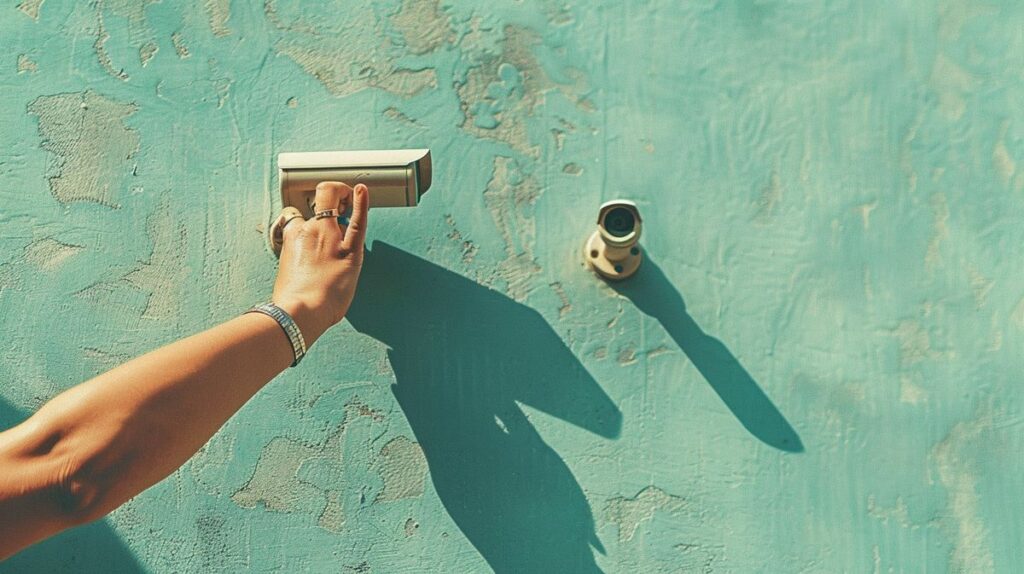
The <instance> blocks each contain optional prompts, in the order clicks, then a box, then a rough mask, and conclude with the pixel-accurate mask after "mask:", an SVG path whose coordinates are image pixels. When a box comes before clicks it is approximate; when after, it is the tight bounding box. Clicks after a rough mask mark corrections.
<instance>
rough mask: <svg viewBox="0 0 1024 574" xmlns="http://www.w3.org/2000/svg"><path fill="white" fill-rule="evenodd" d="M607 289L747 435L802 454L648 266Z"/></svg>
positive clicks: (751, 383) (724, 352)
mask: <svg viewBox="0 0 1024 574" xmlns="http://www.w3.org/2000/svg"><path fill="white" fill-rule="evenodd" d="M613 287H614V288H615V290H616V291H618V292H619V293H620V294H622V295H624V296H625V297H626V298H628V299H629V300H630V301H632V302H633V304H634V305H635V306H636V307H637V308H638V309H639V310H640V311H642V312H644V313H645V314H647V315H650V316H651V317H654V318H655V319H657V320H658V321H659V322H660V323H661V325H662V326H663V327H664V328H665V330H666V331H667V332H668V334H669V336H671V337H672V340H674V341H675V342H676V344H677V345H679V348H680V349H681V350H682V351H683V353H685V354H686V356H687V358H689V359H690V361H691V362H692V363H693V365H694V366H695V367H696V368H697V370H698V371H699V372H700V374H701V375H702V376H703V377H704V379H705V380H707V382H708V384H709V385H711V388H712V389H713V390H714V391H715V393H716V394H718V396H719V398H721V399H722V402H724V403H725V406H727V407H728V408H729V410H730V411H732V413H733V415H735V416H736V418H737V419H738V420H739V421H740V424H742V425H743V427H744V428H746V429H747V430H748V431H750V434H752V435H754V436H755V437H757V438H758V440H760V441H761V442H763V443H765V444H767V445H769V446H772V447H775V448H777V449H779V450H784V451H788V452H802V451H803V450H804V447H803V443H802V442H801V441H800V437H799V436H798V435H797V433H796V430H794V429H793V427H792V426H791V425H790V424H789V422H788V421H787V420H786V418H785V417H784V416H782V413H781V412H780V411H779V409H778V408H776V406H775V405H774V404H773V403H772V401H771V399H769V398H768V395H766V394H765V393H764V391H763V390H762V389H761V387H760V386H759V385H758V384H757V382H756V381H755V380H754V378H753V377H752V376H751V375H750V373H748V372H747V370H746V369H745V368H744V367H743V365H741V364H740V362H739V360H738V359H737V358H736V357H735V356H734V355H733V354H732V352H730V351H729V349H728V347H726V346H725V344H723V343H722V342H721V341H719V340H718V339H716V338H714V337H712V336H711V335H708V334H707V333H705V332H704V331H703V329H701V328H700V326H699V325H697V322H696V321H694V320H693V317H691V316H690V314H689V313H687V311H686V304H685V302H684V301H683V297H682V295H680V294H679V292H678V291H677V290H676V289H675V287H673V286H672V284H671V282H669V280H668V278H667V277H665V274H664V273H663V272H662V271H661V269H660V268H659V267H658V266H657V265H656V264H655V263H654V262H653V261H651V260H647V261H645V262H644V264H643V266H642V267H641V268H640V271H639V273H638V274H637V275H636V276H635V277H634V278H633V279H632V280H631V281H629V282H627V283H622V284H615V285H613Z"/></svg>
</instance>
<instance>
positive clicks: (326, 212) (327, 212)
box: [314, 209, 341, 219]
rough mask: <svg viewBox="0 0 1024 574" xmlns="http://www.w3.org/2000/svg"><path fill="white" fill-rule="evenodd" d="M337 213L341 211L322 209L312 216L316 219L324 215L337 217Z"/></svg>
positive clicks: (322, 217) (339, 213)
mask: <svg viewBox="0 0 1024 574" xmlns="http://www.w3.org/2000/svg"><path fill="white" fill-rule="evenodd" d="M339 215H341V212H339V211H338V210H337V209H325V210H323V211H318V212H316V215H315V216H314V217H316V218H317V219H324V218H325V217H334V218H337V217H338V216H339Z"/></svg>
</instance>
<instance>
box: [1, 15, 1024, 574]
mask: <svg viewBox="0 0 1024 574" xmlns="http://www.w3.org/2000/svg"><path fill="white" fill-rule="evenodd" d="M12 4H13V3H12ZM12 4H8V5H7V6H5V7H4V8H2V15H0V46H2V48H3V51H2V55H0V79H2V80H0V87H2V89H0V138H2V145H0V226H2V230H3V231H2V233H0V330H2V332H3V334H4V336H3V339H2V341H3V342H2V344H0V365H2V372H3V380H2V383H0V384H2V386H0V395H2V402H0V405H2V406H0V424H3V425H11V424H14V423H15V422H17V421H18V420H20V419H21V418H22V417H24V416H26V414H27V413H29V412H31V411H32V410H33V409H35V408H37V407H38V406H39V405H40V404H42V403H43V402H44V401H45V400H47V399H48V398H49V397H51V396H53V395H54V394H55V393H57V392H59V391H60V390H61V389H64V388H67V387H69V386H71V385H73V384H75V383H77V382H80V381H82V380H85V379H87V378H89V377H90V376H93V375H95V374H97V373H100V372H102V371H104V370H106V369H108V368H110V367H112V366H113V365H115V364H117V363H118V362H120V361H122V360H124V359H126V358H129V357H132V356H135V355H137V354H140V353H143V352H145V351H147V350H150V349H152V348H154V347H156V346H158V345H160V344H162V343H165V342H168V341H171V340H173V339H175V338H177V337H180V336H182V335H185V334H187V333H190V332H194V331H196V330H199V329H202V328H205V327H207V326H209V325H211V324H213V323H215V322H218V321H221V320H224V319H227V318H229V317H232V316H234V315H235V314H237V313H239V312H241V311H242V310H244V309H245V308H246V307H248V306H249V305H250V304H251V303H253V302H255V301H257V300H259V299H261V298H263V297H265V296H267V295H268V293H269V291H270V287H271V282H272V278H273V275H274V269H275V260H274V258H273V256H272V255H271V254H270V253H269V252H268V251H267V249H266V247H265V243H264V238H265V235H264V234H265V233H266V227H267V223H268V221H269V220H270V218H271V217H272V216H273V215H275V214H276V211H277V209H278V207H279V205H278V203H279V199H278V198H277V197H276V181H275V177H276V175H275V171H274V158H275V155H276V153H278V152H280V151H301V150H329V149H367V148H371V149H372V148H378V147H421V146H429V147H431V148H432V149H433V151H434V154H435V158H436V177H435V182H434V187H433V189H432V190H431V192H430V194H429V195H428V196H427V197H426V199H425V201H424V203H423V205H422V206H421V207H419V208H417V209H415V210H396V211H375V212H374V213H372V214H371V215H372V224H371V235H372V237H373V240H374V244H373V246H372V251H371V254H370V255H369V256H368V258H367V269H366V273H365V277H364V279H363V281H362V284H361V288H360V289H361V290H360V293H359V296H358V298H357V302H356V305H355V306H354V307H353V310H352V313H351V315H350V318H349V321H348V322H346V323H344V324H343V325H342V326H339V327H337V328H335V329H334V330H333V331H331V332H330V333H329V334H328V335H327V336H325V337H324V338H323V339H322V340H321V341H320V342H319V343H318V344H317V345H316V347H315V348H314V350H313V351H312V354H311V355H310V357H309V358H308V359H307V360H306V361H305V362H304V363H303V365H302V367H301V368H299V369H295V370H293V371H289V372H287V373H285V374H283V375H282V376H281V377H279V379H278V380H277V381H275V382H274V383H273V384H272V385H270V386H269V387H268V388H266V389H265V390H264V391H263V392H261V393H260V394H259V395H258V396H257V397H256V398H254V399H253V400H252V401H251V402H250V403H249V404H248V405H247V406H246V407H245V408H244V409H243V410H242V411H241V412H240V413H239V414H238V415H237V416H235V417H234V418H233V419H232V420H231V421H230V422H229V423H228V424H227V426H226V427H225V428H224V429H223V430H222V431H221V432H220V433H219V434H217V435H216V436H215V437H214V438H213V439H212V440H211V441H210V442H209V443H208V444H207V445H206V446H205V447H204V448H203V449H202V451H201V452H199V453H198V454H197V455H196V456H195V458H194V459H192V460H191V461H190V462H189V463H188V464H186V465H185V466H184V467H183V468H181V469H180V470H179V471H178V472H176V473H175V474H174V475H173V476H171V477H169V478H168V479H167V480H165V481H163V482H162V483H160V484H159V485H157V486H155V487H154V488H152V489H151V490H149V491H147V492H145V493H144V494H142V495H140V496H138V497H137V498H136V499H134V500H132V501H131V502H129V503H128V504H126V505H125V506H124V507H122V508H120V509H118V510H117V511H116V512H114V513H113V514H112V515H111V516H110V517H109V518H108V519H106V520H104V521H102V522H100V523H97V524H95V525H93V526H90V527H88V528H83V529H79V530H76V531H72V532H70V533H67V534H65V535H63V536H61V537H59V538H57V539H56V540H53V541H51V542H49V543H48V544H45V545H43V546H40V547H38V548H35V549H33V550H30V551H28V552H26V553H24V554H22V555H21V556H19V557H18V558H16V559H15V560H13V561H11V562H10V563H8V564H6V565H3V566H0V570H4V569H9V570H14V571H17V570H32V569H35V570H36V571H48V570H50V571H52V570H57V571H59V570H61V569H63V570H65V571H93V570H102V571H107V572H110V571H117V570H121V571H137V570H148V571H154V572H172V571H179V572H194V571H237V570H243V569H249V570H253V571H286V572H297V571H303V570H311V571H322V572H419V571H438V572H479V571H487V570H488V568H491V569H494V570H498V571H502V572H591V571H597V570H599V569H600V570H603V571H606V572H640V571H642V572H676V571H683V572H691V571H692V572H712V571H715V572H717V571H723V572H729V571H734V572H752V571H765V572H798V571H799V572H919V571H925V570H927V571H930V572H940V571H957V572H979V573H983V572H994V571H1002V572H1012V571H1016V570H1017V569H1018V568H1019V567H1020V565H1021V564H1022V563H1024V550H1022V547H1021V545H1020V544H1019V542H1020V541H1021V540H1022V539H1024V526H1022V522H1021V519H1020V518H1019V515H1020V513H1021V512H1022V510H1024V508H1022V506H1024V503H1022V498H1021V496H1020V493H1021V491H1022V490H1024V478H1022V476H1024V473H1022V470H1024V465H1022V462H1021V461H1022V457H1021V451H1022V447H1024V440H1022V438H1021V437H1022V433H1021V431H1022V428H1024V427H1022V424H1024V423H1022V421H1024V419H1022V415H1021V408H1022V397H1024V393H1022V390H1021V376H1022V375H1021V372H1022V371H1024V359H1022V358H1021V353H1020V349H1021V348H1022V345H1024V284H1022V282H1021V281H1020V279H1021V278H1022V277H1024V261H1022V258H1021V256H1020V254H1021V244H1022V240H1024V225H1022V223H1021V222H1022V216H1024V168H1020V167H1019V166H1020V165H1021V162H1022V161H1024V139H1022V138H1024V107H1022V106H1021V103H1022V102H1024V85H1022V84H1024V76H1022V72H1021V70H1022V69H1024V35H1022V34H1021V29H1022V28H1024V8H1022V6H1021V4H1020V3H1019V2H1014V1H1012V0H1005V1H999V0H989V1H988V2H985V3H979V2H974V1H971V0H935V1H933V0H898V1H891V0H889V1H884V2H883V1H878V0H871V1H866V2H865V1H859V0H857V1H855V0H839V1H835V2H823V1H822V2H796V1H793V2H782V1H759V0H732V1H728V0H717V1H712V0H697V1H693V2H679V1H677V0H644V1H636V2H614V1H607V2H579V3H576V4H574V5H567V4H563V3H559V2H555V1H553V0H523V1H521V2H509V3H494V2H484V1H482V0H455V1H452V2H450V1H448V0H442V2H440V3H438V2H437V1H436V0H389V1H384V2H370V1H369V0H359V1H355V0H353V1H349V2H337V3H335V4H334V5H326V4H321V3H319V2H303V3H300V2H298V1H295V0H292V1H286V0H276V1H275V0H267V1H266V2H242V1H239V0H236V1H234V2H229V0H205V1H204V2H198V1H196V2H172V1H164V2H156V1H154V0H94V1H92V2H71V1H66V2H60V1H57V0H46V1H45V2H44V1H43V0H24V1H23V2H21V4H20V5H17V6H14V5H12ZM618 196H624V197H630V198H633V199H635V200H636V201H637V202H638V203H639V204H640V206H641V209H642V210H643V214H644V215H645V216H646V218H645V223H646V229H645V231H646V235H645V239H644V244H645V247H646V249H647V253H648V256H649V259H648V260H647V262H646V263H645V264H644V267H643V268H642V269H641V273H640V274H639V275H638V276H637V277H636V278H635V279H634V280H632V281H631V282H630V283H629V284H626V285H623V286H621V287H618V288H616V289H613V288H610V287H608V286H606V285H605V284H603V283H602V282H601V281H599V280H597V279H595V278H594V277H593V276H592V275H590V274H589V273H588V272H586V271H585V270H584V269H583V268H582V267H581V266H580V248H581V246H582V241H583V240H584V238H585V237H586V235H587V234H588V233H589V231H590V230H591V228H592V226H593V218H594V216H595V213H596V211H595V210H596V207H597V205H598V204H599V203H600V202H601V201H603V200H607V199H611V198H613V197H618ZM684 301H685V302H684ZM223 384H231V381H223Z"/></svg>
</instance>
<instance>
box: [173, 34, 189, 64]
mask: <svg viewBox="0 0 1024 574" xmlns="http://www.w3.org/2000/svg"><path fill="white" fill-rule="evenodd" d="M171 44H172V45H173V46H174V53H175V54H177V55H178V58H179V59H181V60H184V59H185V58H188V57H190V56H191V55H192V53H191V52H189V49H188V44H186V43H185V36H184V35H183V34H182V33H181V32H175V33H173V34H171Z"/></svg>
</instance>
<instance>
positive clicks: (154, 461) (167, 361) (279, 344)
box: [0, 182, 369, 560]
mask: <svg viewBox="0 0 1024 574" xmlns="http://www.w3.org/2000/svg"><path fill="white" fill-rule="evenodd" d="M353 196H354V209H353V216H352V221H351V223H350V224H349V225H348V228H347V229H345V228H342V227H340V226H339V225H338V224H337V222H336V221H335V220H334V219H333V218H325V219H320V220H309V221H305V222H302V221H301V219H300V220H296V221H294V222H293V223H291V224H289V225H287V226H286V227H285V231H284V237H285V240H284V247H283V249H282V252H281V260H280V270H279V272H278V277H277V281H276V283H275V285H274V294H273V301H274V302H275V303H276V304H277V305H278V306H280V307H282V308H283V309H285V310H286V311H287V312H288V313H289V314H290V315H291V316H292V317H293V318H294V319H295V321H296V323H297V324H298V326H299V328H300V330H301V331H302V334H303V337H304V338H305V340H306V344H307V346H310V345H312V343H313V341H315V340H316V339H317V338H318V337H319V336H320V335H321V334H322V333H323V332H324V331H325V330H327V329H328V328H329V327H330V326H331V325H334V324H335V323H337V322H338V321H340V320H341V319H342V317H344V315H345V312H346V311H347V310H348V306H349V304H350V303H351V301H352V297H353V295H354V293H355V285H356V280H357V278H358V275H359V269H360V267H361V265H362V255H363V239H364V236H365V230H366V212H367V207H368V205H369V202H368V193H367V190H366V187H365V186H362V185H360V186H356V190H355V191H353V190H352V189H351V188H349V187H348V186H346V185H344V184H341V183H337V182H329V183H326V184H321V185H320V186H318V187H317V194H316V204H317V206H318V208H321V209H325V208H329V207H333V206H341V207H342V208H344V207H345V206H346V205H347V204H349V203H352V202H353ZM292 360H293V355H292V349H291V345H290V344H289V342H288V339H287V337H286V336H285V334H284V332H283V331H282V329H281V327H280V326H279V325H278V324H277V322H276V321H275V320H274V319H272V318H270V317H268V316H266V315H262V314H259V313H248V314H244V315H241V316H239V317H236V318H234V319H231V320H229V321H227V322H225V323H223V324H220V325H217V326H215V327H213V328H211V329H208V330H206V331H203V332H201V333H197V334H195V335H192V336H189V337H186V338H184V339H182V340H179V341H176V342H174V343H172V344H170V345H167V346H165V347H162V348H159V349H157V350H155V351H151V352H149V353H147V354H145V355H142V356H141V357H138V358H135V359H132V360H131V361H128V362H127V363H125V364H123V365H120V366H118V367H116V368H114V369H113V370H111V371H109V372H106V373H103V374H101V375H99V376H97V377H95V378H93V379H91V380H89V381H87V382H85V383H82V384H80V385H78V386H76V387H73V388H71V389H69V390H67V391H65V392H63V393H61V394H59V395H57V396H56V397H54V398H53V399H52V400H51V401H50V402H48V403H46V404H45V405H43V407H42V408H40V409H39V411H37V412H36V413H35V414H34V415H32V416H31V417H30V418H29V419H28V420H26V421H25V422H23V423H22V424H20V425H18V426H16V427H14V428H12V429H10V430H7V431H5V432H2V433H0V560H3V559H4V558H7V557H8V556H10V555H12V554H14V553H15V552H17V551H18V550H20V549H22V548H24V547H25V546H28V545H30V544H32V543H34V542H37V541H39V540H42V539H43V538H46V537H48V536H51V535H53V534H56V533H57V532H60V531H61V530H64V529H66V528H68V527H70V526H74V525H77V524H82V523H85V522H90V521H92V520H96V519H97V518H100V517H102V516H104V515H106V514H107V513H108V512H110V511H111V510H113V509H114V508H117V507H118V506H119V505H121V504H122V503H123V502H125V501H126V500H128V499H129V498H131V497H133V496H135V495H136V494H138V493H139V492H141V491H143V490H145V489H146V488H148V487H149V486H151V485H153V484H155V483H156V482H158V481H160V480H161V479H163V478H164V477H166V476H167V475H169V474H170V473H171V472H173V471H174V470H175V469H176V468H178V467H179V466H181V465H182V464H183V463H184V462H185V461H187V460H188V459H189V458H190V457H191V456H192V455H193V454H195V452H196V451H197V450H199V448H200V447H202V446H203V444H205V443H206V441H207V440H209V438H210V437H211V436H212V435H213V434H214V433H215V432H217V429H219V428H220V427H221V425H223V424H224V422H225V421H227V419H228V418H230V417H231V415H232V414H234V413H235V411H237V410H238V409H239V408H240V407H241V406H242V405H244V404H245V403H246V401H248V400H249V399H250V398H251V397H252V396H253V395H254V394H255V393H256V392H257V391H259V390H260V389H261V388H262V387H263V385H265V384H267V383H268V382H269V381H270V380H271V379H273V378H274V377H275V376H276V375H277V374H278V373H280V372H281V371H283V370H284V369H285V368H287V367H288V366H289V365H290V364H291V363H292Z"/></svg>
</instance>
